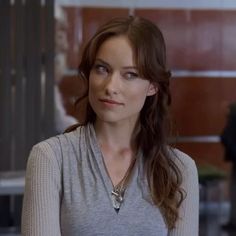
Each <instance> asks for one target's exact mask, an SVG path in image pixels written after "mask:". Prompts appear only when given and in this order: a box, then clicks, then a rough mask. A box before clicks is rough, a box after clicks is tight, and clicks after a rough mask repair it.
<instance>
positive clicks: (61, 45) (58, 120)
mask: <svg viewBox="0 0 236 236" xmlns="http://www.w3.org/2000/svg"><path fill="white" fill-rule="evenodd" d="M55 26H56V27H55V64H54V65H55V86H54V102H55V128H56V132H57V133H63V132H64V131H65V129H66V128H68V127H69V126H71V125H73V124H76V123H78V121H77V119H75V118H74V117H73V116H70V115H68V114H67V111H66V110H65V107H64V101H63V97H62V94H61V92H60V90H59V87H58V86H59V83H60V82H61V80H62V79H63V75H64V73H65V70H66V69H67V50H68V38H67V34H66V29H67V27H68V22H67V17H66V14H65V12H64V11H63V8H62V7H59V6H56V8H55Z"/></svg>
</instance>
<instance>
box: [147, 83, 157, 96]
mask: <svg viewBox="0 0 236 236" xmlns="http://www.w3.org/2000/svg"><path fill="white" fill-rule="evenodd" d="M157 92H158V87H157V85H154V84H152V83H150V85H149V88H148V92H147V96H152V95H154V94H156V93H157Z"/></svg>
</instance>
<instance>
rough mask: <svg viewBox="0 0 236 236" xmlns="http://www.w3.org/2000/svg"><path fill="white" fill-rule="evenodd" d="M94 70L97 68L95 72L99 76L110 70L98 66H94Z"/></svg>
mask: <svg viewBox="0 0 236 236" xmlns="http://www.w3.org/2000/svg"><path fill="white" fill-rule="evenodd" d="M94 68H95V71H96V72H97V73H99V74H104V73H108V69H107V68H106V67H105V66H103V65H100V64H97V65H95V66H94Z"/></svg>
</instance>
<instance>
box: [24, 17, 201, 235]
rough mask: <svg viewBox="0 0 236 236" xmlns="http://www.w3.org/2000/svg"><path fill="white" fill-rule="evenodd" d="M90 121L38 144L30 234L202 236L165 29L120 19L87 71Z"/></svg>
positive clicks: (85, 65)
mask: <svg viewBox="0 0 236 236" xmlns="http://www.w3.org/2000/svg"><path fill="white" fill-rule="evenodd" d="M79 77H80V79H81V80H82V81H84V82H85V83H86V84H87V89H86V91H85V94H84V96H83V97H81V98H80V99H79V100H78V103H77V104H78V105H79V104H80V102H81V101H82V100H83V98H86V101H87V112H86V115H85V120H84V121H83V124H82V123H81V124H80V125H77V126H73V127H71V128H70V129H68V130H67V131H68V132H66V133H64V134H61V135H58V136H56V137H52V138H50V139H48V140H45V141H43V142H41V143H39V144H37V145H35V146H34V147H33V149H32V151H31V153H30V157H29V159H28V164H27V173H26V186H25V194H24V203H23V211H22V235H23V236H41V235H45V236H46V235H50V236H60V235H62V236H78V235H80V236H91V235H94V236H96V235H103V236H121V235H125V236H129V235H130V236H134V235H135V236H144V235H148V236H156V235H158V236H198V217H199V214H198V213H199V186H198V174H197V169H196V165H195V162H194V161H193V160H192V159H191V158H190V157H189V156H188V155H187V154H185V153H183V152H181V151H179V150H177V149H174V148H172V147H171V146H169V145H168V137H169V135H170V133H169V131H170V127H169V118H168V117H169V116H168V111H169V106H170V102H171V95H170V90H169V82H170V81H169V80H170V77H171V73H170V72H169V70H168V69H167V66H166V47H165V42H164V38H163V35H162V33H161V31H160V30H159V28H158V27H157V26H156V25H155V24H153V23H152V22H150V21H149V20H146V19H143V18H139V17H125V18H115V19H113V20H111V21H109V22H108V23H106V24H105V25H103V26H101V27H100V28H99V29H98V31H97V32H96V34H95V35H94V36H93V37H92V38H91V39H90V41H89V42H88V44H87V46H86V47H85V50H84V52H83V55H82V59H81V62H80V65H79Z"/></svg>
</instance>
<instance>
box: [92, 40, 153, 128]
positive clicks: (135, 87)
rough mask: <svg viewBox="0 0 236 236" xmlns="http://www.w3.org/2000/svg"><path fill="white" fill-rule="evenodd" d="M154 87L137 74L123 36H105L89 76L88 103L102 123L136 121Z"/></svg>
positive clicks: (129, 47)
mask: <svg viewBox="0 0 236 236" xmlns="http://www.w3.org/2000/svg"><path fill="white" fill-rule="evenodd" d="M155 93H156V89H155V88H154V86H153V85H152V84H151V83H150V82H149V81H148V80H145V79H142V78H140V77H139V73H138V70H137V67H136V64H135V60H134V54H133V50H132V47H131V45H130V42H129V40H128V38H127V37H126V36H114V37H111V38H109V39H107V40H106V41H105V42H104V43H103V44H102V45H101V47H100V48H99V50H98V52H97V55H96V59H95V62H94V65H93V68H92V69H91V72H90V76H89V102H90V105H91V107H92V108H93V110H94V111H95V113H96V115H97V119H100V120H101V121H104V122H112V123H114V122H116V123H117V122H124V121H125V122H126V121H128V122H129V123H130V122H131V123H132V124H134V123H136V121H137V119H138V117H139V113H140V111H141V109H142V107H143V105H144V102H145V99H146V97H147V96H151V95H154V94H155Z"/></svg>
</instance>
